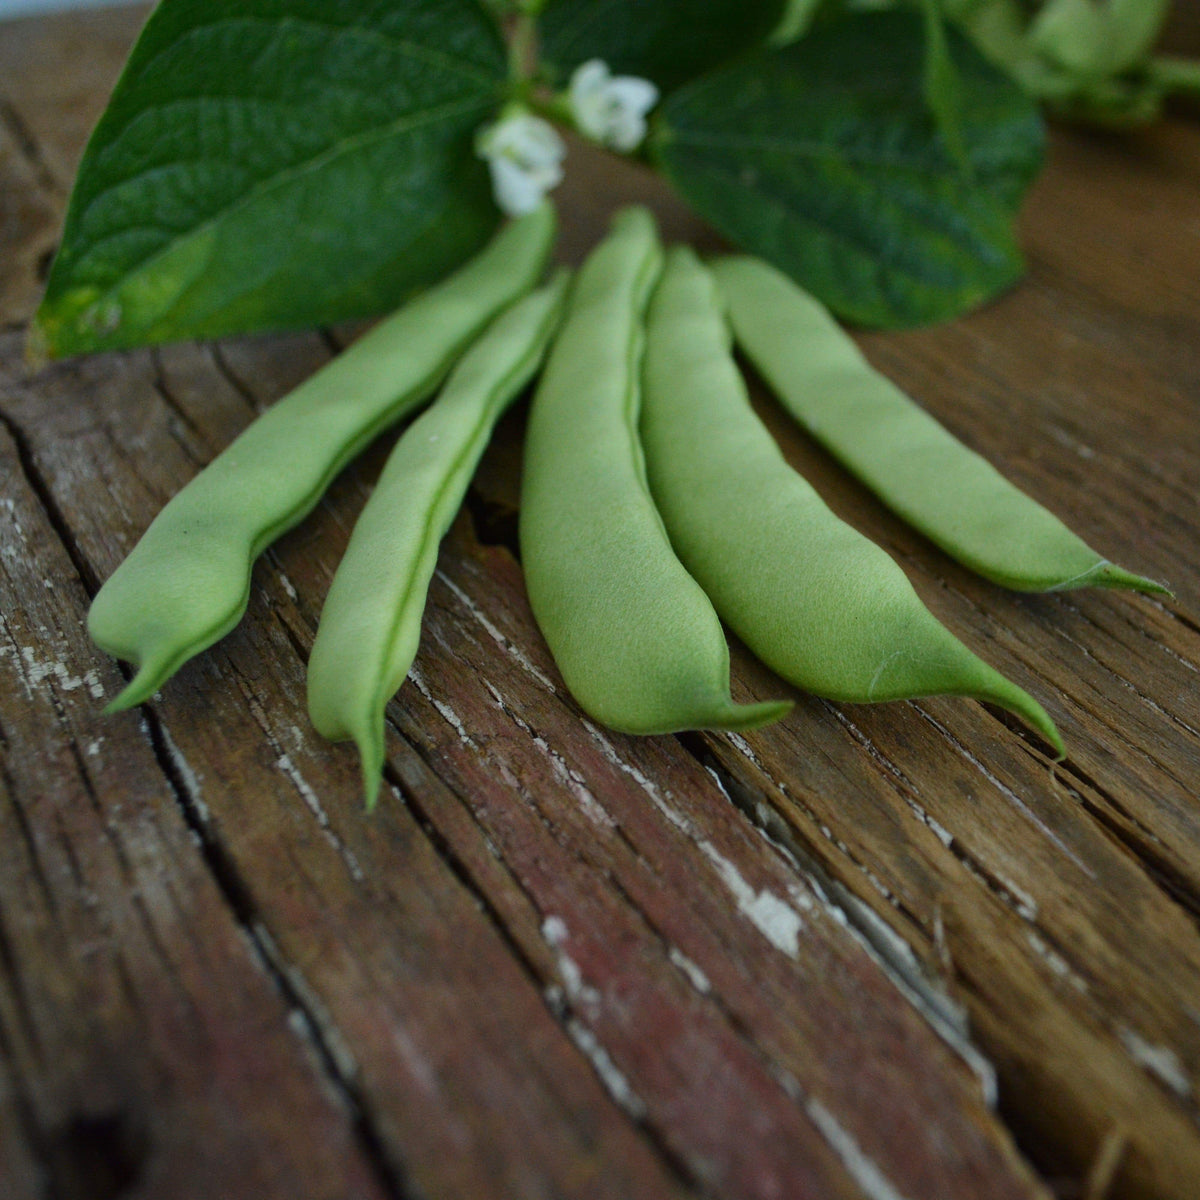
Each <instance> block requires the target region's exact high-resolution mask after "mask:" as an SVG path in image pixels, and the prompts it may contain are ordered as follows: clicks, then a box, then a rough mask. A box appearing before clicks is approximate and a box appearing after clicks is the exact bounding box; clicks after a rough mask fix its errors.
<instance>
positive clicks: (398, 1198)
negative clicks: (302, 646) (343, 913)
mask: <svg viewBox="0 0 1200 1200" xmlns="http://www.w3.org/2000/svg"><path fill="white" fill-rule="evenodd" d="M142 712H143V715H144V717H145V724H144V730H145V734H146V737H147V739H148V741H149V743H150V746H151V748H152V750H153V752H154V756H155V759H156V760H157V762H158V766H159V769H160V770H161V771H162V773H163V775H164V776H165V777H166V780H167V782H168V784H169V786H170V788H171V791H172V793H173V795H174V797H175V800H176V802H177V803H178V805H179V808H180V811H181V812H182V813H183V818H184V821H185V822H186V823H187V826H188V828H189V829H190V830H191V831H192V833H193V834H194V836H195V837H196V839H197V844H198V846H199V848H200V853H201V855H202V857H203V859H204V862H205V865H206V866H207V868H208V871H209V873H210V874H211V875H212V878H213V880H214V882H215V884H216V886H217V888H218V890H219V892H220V894H221V896H222V897H223V898H224V900H225V902H226V903H227V904H228V906H229V909H230V911H231V913H232V915H233V918H234V920H235V921H236V922H237V924H238V926H239V928H240V929H241V931H242V934H243V935H244V936H245V938H246V939H247V941H248V942H249V943H250V945H251V946H252V947H253V948H254V950H255V952H256V954H257V956H258V958H259V960H260V962H261V963H262V965H263V969H264V970H265V971H266V973H267V975H268V977H269V978H270V980H271V982H272V984H273V986H274V987H275V988H276V989H277V991H278V992H279V994H280V995H281V996H282V997H283V999H284V1000H285V1001H286V1003H287V1004H288V1006H289V1007H290V1008H292V1009H293V1010H295V1011H297V1012H299V1013H301V1014H302V1016H303V1021H304V1033H305V1036H306V1040H307V1041H308V1042H309V1044H310V1046H311V1049H312V1050H313V1052H314V1056H315V1058H316V1060H317V1062H318V1063H319V1064H320V1067H321V1070H322V1073H323V1075H324V1077H325V1080H326V1082H327V1083H328V1084H329V1085H330V1086H331V1087H332V1088H333V1090H334V1093H335V1094H336V1095H337V1097H338V1099H339V1101H340V1102H341V1103H342V1104H343V1105H344V1106H345V1109H346V1111H347V1112H348V1113H349V1114H350V1117H351V1123H352V1128H353V1130H354V1135H355V1140H356V1142H357V1144H358V1146H359V1149H360V1150H361V1151H362V1154H363V1158H364V1159H365V1161H366V1163H367V1165H368V1166H369V1168H370V1170H371V1172H372V1175H373V1176H374V1179H375V1182H376V1183H378V1185H379V1187H380V1189H381V1191H382V1192H383V1194H384V1195H385V1196H387V1197H388V1200H417V1198H416V1197H415V1196H414V1195H413V1193H412V1191H411V1189H410V1186H409V1184H408V1182H407V1180H406V1178H405V1172H404V1170H403V1168H402V1166H400V1165H399V1164H397V1163H395V1162H394V1161H393V1160H392V1156H391V1155H390V1154H388V1152H387V1150H386V1149H385V1147H384V1143H383V1139H382V1138H381V1136H380V1135H379V1133H378V1131H377V1130H376V1129H375V1127H374V1125H373V1124H372V1122H371V1120H370V1119H369V1115H368V1109H367V1107H366V1105H365V1103H364V1098H363V1096H362V1093H361V1091H360V1089H359V1088H358V1086H357V1084H356V1082H355V1080H354V1079H353V1077H352V1076H351V1075H349V1074H348V1073H347V1072H346V1071H345V1070H344V1066H343V1056H341V1055H339V1053H338V1052H337V1049H336V1047H335V1046H334V1045H333V1039H332V1038H331V1035H330V1032H329V1031H328V1030H327V1029H326V1028H325V1024H324V1023H327V1022H328V1018H327V1017H326V1016H325V1015H324V1014H318V1013H316V1012H315V1011H314V1007H313V1004H312V1000H311V998H310V997H309V996H306V995H305V993H304V990H303V989H302V988H299V987H297V986H296V984H295V982H294V981H293V980H292V979H291V978H289V974H290V972H289V968H288V966H287V964H286V963H284V962H283V961H282V960H281V956H280V953H279V950H278V948H277V947H276V946H274V945H273V944H268V941H267V939H266V938H265V937H264V934H263V930H264V928H265V927H264V926H263V924H262V922H261V921H260V919H259V916H258V912H257V907H256V905H255V903H254V899H253V895H252V891H251V888H250V886H249V885H248V884H247V882H246V880H245V879H243V877H242V875H241V872H240V871H239V870H238V867H237V864H236V863H235V861H234V859H233V857H232V855H230V853H229V852H228V850H227V849H226V848H225V846H224V845H223V844H222V842H221V841H220V839H219V838H218V837H217V836H216V834H215V832H214V830H213V827H212V825H211V824H210V822H209V820H208V816H207V812H206V811H205V810H204V808H203V803H202V801H200V800H199V797H198V796H195V795H193V794H192V791H191V788H190V786H189V783H188V781H187V779H186V778H185V776H184V773H183V771H181V769H180V765H179V763H178V762H177V760H176V756H175V755H174V754H173V753H172V752H171V749H170V746H169V737H170V735H169V734H168V733H167V732H166V727H165V725H164V724H163V722H162V719H161V718H160V717H159V715H158V713H157V712H155V711H154V709H153V707H152V706H151V705H143V706H142ZM323 1022H324V1023H323Z"/></svg>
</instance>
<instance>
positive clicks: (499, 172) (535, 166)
mask: <svg viewBox="0 0 1200 1200" xmlns="http://www.w3.org/2000/svg"><path fill="white" fill-rule="evenodd" d="M475 151H476V153H477V154H478V155H479V157H480V158H484V159H486V160H487V164H488V168H489V169H490V171H491V174H492V190H493V192H494V194H495V197H496V203H497V204H498V205H499V206H500V208H501V210H502V211H503V212H505V213H507V214H508V216H510V217H520V216H524V215H525V214H526V213H530V212H533V210H534V209H535V208H537V206H538V205H539V204H541V202H542V198H543V197H544V196H545V195H546V193H547V192H549V191H550V190H551V189H552V188H555V187H557V186H558V185H559V184H560V183H561V182H562V177H563V171H562V160H563V159H564V158H565V157H566V153H567V147H566V145H565V144H564V142H563V140H562V138H561V137H559V136H558V133H557V131H556V130H555V128H554V126H553V125H551V124H550V123H549V122H547V121H543V120H542V119H541V117H535V116H533V114H532V113H527V112H513V113H510V114H509V115H508V116H504V117H501V119H500V120H499V121H497V122H496V124H495V125H489V126H487V127H486V128H484V129H481V130H480V131H479V134H478V136H477V137H476V139H475Z"/></svg>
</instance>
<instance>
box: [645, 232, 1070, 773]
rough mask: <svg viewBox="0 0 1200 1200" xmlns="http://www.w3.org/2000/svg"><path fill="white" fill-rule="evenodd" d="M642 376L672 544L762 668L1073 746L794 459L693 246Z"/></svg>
mask: <svg viewBox="0 0 1200 1200" xmlns="http://www.w3.org/2000/svg"><path fill="white" fill-rule="evenodd" d="M644 383H645V400H644V405H643V411H642V439H643V444H644V446H645V451H646V466H647V472H648V475H649V479H650V486H651V490H652V491H653V494H654V498H655V500H656V501H657V503H658V508H659V511H660V512H661V513H662V517H663V521H664V522H665V523H666V527H667V530H668V532H669V533H670V535H671V542H672V545H673V546H674V547H675V550H676V553H678V555H679V557H680V559H682V561H683V563H684V565H685V566H686V567H687V569H688V570H689V571H690V572H691V573H692V575H693V576H694V577H695V578H696V579H697V580H698V581H699V583H700V585H701V586H702V587H703V588H704V590H705V591H706V592H707V593H708V595H709V597H710V598H711V600H712V602H713V604H714V605H715V606H716V609H717V612H719V613H720V614H721V617H722V618H723V619H724V620H725V622H726V624H728V625H729V626H730V628H731V629H733V630H734V632H736V633H737V635H738V636H739V637H740V638H741V639H742V640H743V641H744V642H745V643H746V644H747V646H749V647H750V649H751V650H752V651H753V652H754V653H755V654H756V655H757V656H758V657H759V658H760V659H762V661H763V662H764V663H766V664H767V665H768V666H769V667H771V669H772V670H774V671H775V672H776V673H778V674H779V675H781V676H783V678H784V679H787V680H788V681H789V682H791V683H793V684H795V685H796V686H798V687H801V688H803V689H805V690H806V691H810V692H814V693H816V694H817V695H819V696H825V697H828V698H829V699H832V700H843V701H852V702H865V701H878V700H899V699H910V698H915V697H918V696H926V695H935V694H949V695H965V696H973V697H975V698H977V699H980V700H987V701H990V702H992V703H995V704H999V705H1001V706H1002V707H1004V708H1007V709H1011V710H1012V711H1013V712H1015V713H1018V714H1019V715H1020V716H1021V717H1023V718H1024V719H1025V720H1026V721H1028V722H1029V724H1030V725H1032V726H1033V727H1034V728H1035V729H1037V730H1038V731H1039V732H1040V733H1041V734H1042V735H1043V736H1044V737H1045V738H1046V739H1047V740H1048V741H1050V742H1051V743H1052V744H1053V746H1054V747H1055V748H1056V750H1058V752H1059V753H1060V754H1061V753H1062V741H1061V739H1060V737H1059V735H1058V732H1057V730H1056V729H1055V728H1054V725H1053V723H1052V722H1051V720H1050V718H1049V717H1048V716H1047V715H1046V713H1045V711H1044V710H1043V709H1042V707H1041V706H1040V705H1039V704H1038V703H1037V701H1035V700H1034V699H1033V698H1032V697H1030V696H1028V695H1027V694H1026V693H1025V692H1023V691H1022V690H1021V689H1020V688H1018V687H1017V686H1016V685H1015V684H1012V683H1010V682H1009V681H1008V680H1007V679H1005V678H1004V677H1003V676H1002V675H1000V674H999V673H998V672H996V671H994V670H993V669H992V668H991V667H989V666H988V665H987V664H986V663H984V662H983V661H982V660H981V659H979V658H977V657H976V656H975V655H974V654H972V653H971V651H970V650H968V649H967V647H966V646H964V645H963V644H962V643H961V642H960V641H959V640H958V639H957V638H956V637H955V636H954V635H953V634H952V633H950V631H949V630H948V629H946V628H945V626H943V625H942V624H941V623H940V622H939V621H938V620H937V618H936V617H934V616H933V614H932V613H930V612H929V610H928V609H927V608H926V607H925V606H924V604H922V603H921V601H920V599H919V598H918V596H917V594H916V592H915V591H914V590H913V588H912V585H911V584H910V583H909V581H908V579H907V577H906V576H905V574H904V572H903V571H901V570H900V568H899V567H898V566H897V565H896V564H895V563H894V562H893V561H892V559H891V558H890V557H889V556H888V555H887V554H886V553H884V551H883V550H881V549H880V548H879V547H878V546H876V545H875V544H874V543H873V542H871V541H869V540H868V539H867V538H865V537H863V536H862V534H860V533H858V532H857V530H855V529H852V528H851V527H850V526H849V525H847V524H845V523H844V522H843V521H841V520H839V519H838V518H837V517H836V516H834V514H833V513H832V512H830V510H829V509H828V508H827V507H826V506H825V504H824V503H823V502H822V501H821V499H820V497H819V496H818V495H817V493H816V492H815V491H814V490H813V489H812V487H810V486H809V484H808V483H807V482H806V481H805V480H804V479H803V478H802V477H801V476H800V475H798V474H797V473H796V472H795V471H793V470H792V468H791V467H790V466H789V465H788V464H787V462H786V461H785V460H784V457H783V455H782V453H781V452H780V450H779V447H778V446H777V445H776V443H775V441H774V439H773V438H772V437H771V435H770V433H769V432H768V431H767V429H766V427H765V426H764V425H763V424H762V422H761V421H760V420H759V419H758V417H757V416H756V415H755V413H754V410H753V409H752V408H751V407H750V401H749V398H748V396H747V393H746V388H745V384H744V382H743V380H742V377H741V375H740V373H739V372H738V369H737V366H736V364H735V363H734V361H733V358H732V356H731V354H730V335H729V329H728V326H727V325H726V324H725V321H724V319H723V316H722V312H721V304H720V297H719V295H718V293H717V289H716V285H715V283H714V281H713V279H712V276H711V275H710V273H709V272H708V271H707V270H706V269H705V268H704V267H703V266H702V265H701V263H700V262H699V260H698V259H697V258H696V256H695V255H694V254H693V253H692V252H691V251H690V250H687V249H684V248H677V249H674V250H672V251H671V253H670V256H669V258H668V261H667V267H666V270H665V272H664V274H663V278H662V281H661V283H660V284H659V286H658V289H657V291H656V292H655V295H654V299H653V302H652V304H651V308H650V315H649V321H648V331H647V345H646V360H645V372H644Z"/></svg>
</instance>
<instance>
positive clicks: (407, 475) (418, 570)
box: [308, 272, 567, 806]
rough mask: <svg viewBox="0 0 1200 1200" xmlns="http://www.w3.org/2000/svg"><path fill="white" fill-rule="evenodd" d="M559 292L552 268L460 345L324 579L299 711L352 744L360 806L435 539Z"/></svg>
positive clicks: (535, 363) (528, 366)
mask: <svg viewBox="0 0 1200 1200" xmlns="http://www.w3.org/2000/svg"><path fill="white" fill-rule="evenodd" d="M566 292H567V275H566V273H565V272H564V273H562V274H560V275H559V276H557V277H556V278H555V279H554V280H553V281H552V282H551V283H550V284H548V285H547V286H546V287H544V288H541V289H540V290H538V291H536V292H534V293H533V294H532V295H530V296H527V297H526V298H525V299H524V300H521V301H519V302H518V303H517V304H516V305H514V306H513V307H512V308H511V309H509V310H508V311H507V312H506V313H504V314H503V315H502V316H500V317H498V318H497V319H496V321H495V322H494V323H493V324H492V325H491V326H490V327H489V328H488V330H487V332H486V333H485V334H484V335H483V336H482V337H481V338H480V339H479V341H477V342H476V343H475V344H474V345H473V346H472V347H471V349H470V350H468V351H467V353H466V354H465V355H464V356H463V358H462V359H461V360H460V362H459V363H458V365H457V366H456V367H455V368H454V371H453V373H452V374H451V375H450V378H449V380H448V381H447V383H446V386H445V388H443V390H442V392H441V394H440V395H439V396H438V398H437V399H436V400H435V401H434V402H433V404H431V405H430V406H429V407H428V408H427V409H426V410H425V411H424V412H423V413H422V414H421V416H419V417H418V418H417V419H416V420H415V421H414V422H413V423H412V425H410V426H409V427H408V429H406V430H405V431H404V434H403V435H402V436H401V438H400V440H399V441H398V442H397V443H396V447H395V449H394V450H393V451H392V453H391V455H390V456H389V458H388V461H387V465H386V466H385V467H384V469H383V472H382V474H381V475H380V477H379V482H378V483H377V484H376V486H375V490H374V492H372V494H371V498H370V499H369V500H368V501H367V504H366V506H365V507H364V508H363V511H362V513H361V514H360V516H359V518H358V520H357V522H356V523H355V526H354V533H353V535H352V536H351V538H350V543H349V545H348V546H347V547H346V553H345V555H344V556H343V558H342V561H341V564H340V565H339V566H338V569H337V572H336V574H335V575H334V577H333V582H332V584H331V585H330V588H329V595H328V596H327V597H326V600H325V607H324V609H323V611H322V613H321V624H320V627H319V629H318V630H317V637H316V641H315V642H314V643H313V648H312V655H311V656H310V658H309V661H308V712H309V716H310V717H311V718H312V722H313V725H314V726H315V727H316V729H317V732H318V733H321V734H322V735H324V736H325V737H327V738H330V739H331V740H333V741H343V740H345V739H348V738H352V739H353V740H354V742H355V743H356V744H357V746H358V750H359V755H360V756H361V758H362V769H363V783H364V786H365V788H366V796H367V804H368V806H372V805H373V804H374V802H375V797H376V795H377V794H378V791H379V782H380V777H381V773H382V771H383V757H384V744H383V739H384V723H383V710H384V708H385V706H386V705H387V702H388V700H389V698H390V697H391V696H392V695H393V694H394V693H395V692H396V690H397V689H398V688H399V687H400V685H401V684H402V683H403V682H404V678H405V676H406V675H407V674H408V670H409V668H410V667H411V666H412V664H413V659H414V658H416V654H417V645H418V642H419V640H420V636H421V615H422V613H423V612H424V610H425V598H426V595H427V594H428V591H429V581H430V580H431V579H432V578H433V572H434V568H435V567H436V566H437V555H438V545H439V543H440V542H441V540H442V538H443V537H444V536H445V533H446V531H447V530H448V529H449V528H450V524H451V522H452V521H453V520H454V515H455V513H457V512H458V509H459V507H460V506H461V504H462V500H463V496H464V495H465V494H466V491H467V487H468V486H469V485H470V482H471V478H472V476H473V475H474V474H475V468H476V466H477V465H478V463H479V459H480V456H481V455H482V454H483V451H484V449H485V448H486V447H487V444H488V440H489V438H490V436H491V433H492V430H493V429H494V428H495V424H496V422H497V420H499V418H500V416H501V415H502V414H503V412H504V410H505V409H506V408H507V407H508V406H509V404H510V403H511V402H512V401H513V400H514V399H515V398H516V397H517V396H518V395H519V394H520V392H521V391H522V389H523V388H524V387H525V385H526V384H527V383H529V381H530V380H531V379H532V378H533V375H534V373H535V372H536V371H537V369H538V367H539V366H540V365H541V362H542V358H543V356H544V355H545V352H546V347H547V345H548V344H549V342H550V338H551V337H552V336H553V334H554V331H555V329H556V328H557V327H558V324H559V321H560V320H561V317H562V310H563V304H564V300H565V298H566Z"/></svg>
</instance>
